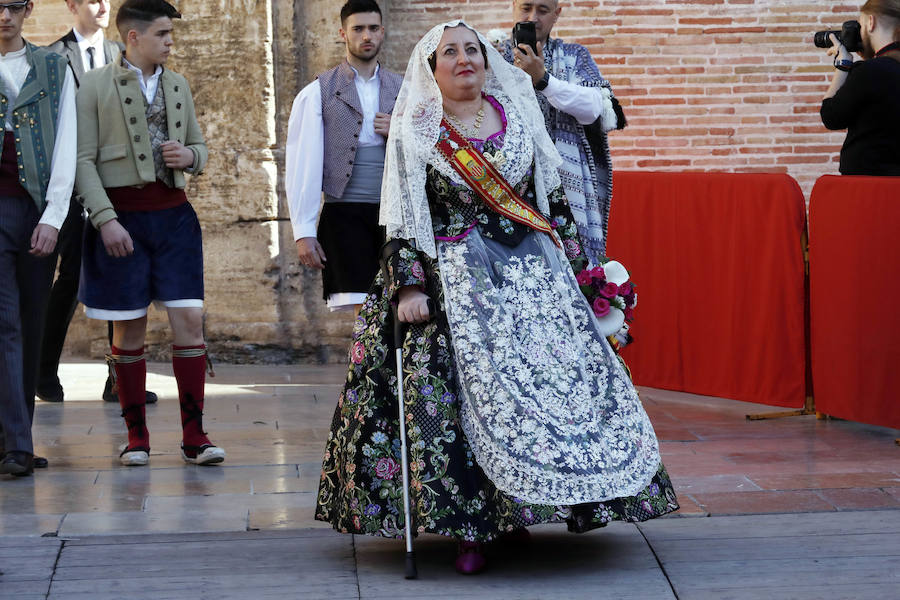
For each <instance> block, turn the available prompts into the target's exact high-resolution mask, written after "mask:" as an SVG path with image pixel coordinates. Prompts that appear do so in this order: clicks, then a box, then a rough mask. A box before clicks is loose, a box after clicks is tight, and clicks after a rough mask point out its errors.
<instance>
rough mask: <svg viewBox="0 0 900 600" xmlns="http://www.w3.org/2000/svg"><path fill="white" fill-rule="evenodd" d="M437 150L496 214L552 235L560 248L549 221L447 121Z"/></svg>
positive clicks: (443, 122) (444, 122)
mask: <svg viewBox="0 0 900 600" xmlns="http://www.w3.org/2000/svg"><path fill="white" fill-rule="evenodd" d="M437 149H438V150H439V151H440V153H441V154H443V155H444V158H446V159H447V160H448V161H449V162H450V165H451V166H452V167H453V169H454V170H455V171H456V172H457V173H459V174H460V176H462V178H463V179H464V180H465V182H466V184H468V186H469V187H471V188H472V189H473V190H474V191H475V193H476V194H478V196H479V197H480V198H481V199H482V200H483V201H484V203H485V204H487V205H488V206H489V207H490V208H491V209H492V210H493V211H494V212H496V213H498V214H501V215H503V216H504V217H506V218H507V219H510V220H513V221H515V222H516V223H521V224H523V225H527V226H528V227H531V228H532V229H534V230H536V231H543V232H544V233H546V234H549V235H550V238H551V239H552V240H553V243H555V244H556V245H557V246H559V241H558V240H557V238H556V236H555V235H553V233H552V232H553V228H552V227H551V226H550V223H549V221H547V219H545V218H544V216H543V215H542V214H541V213H539V212H537V211H536V210H535V209H534V208H532V207H531V206H530V205H529V204H528V203H527V202H525V201H524V200H522V198H520V197H519V195H518V194H517V193H516V191H515V190H514V189H513V187H512V186H511V185H509V183H507V181H506V180H505V179H503V175H501V174H500V173H499V172H498V171H497V169H495V168H494V165H492V164H491V163H490V162H489V161H488V160H487V159H486V158H485V157H484V155H482V154H481V152H479V151H478V150H477V149H476V148H475V147H474V146H473V145H472V144H471V143H470V142H469V140H467V139H466V138H465V137H464V136H463V135H462V134H460V133H459V131H457V130H456V128H454V127H453V126H452V125H451V124H450V123H448V122H447V119H443V120H442V121H441V132H440V135H439V136H438V142H437Z"/></svg>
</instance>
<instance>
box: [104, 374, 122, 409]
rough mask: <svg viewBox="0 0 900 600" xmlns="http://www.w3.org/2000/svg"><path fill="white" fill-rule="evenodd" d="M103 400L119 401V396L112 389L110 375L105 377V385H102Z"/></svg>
mask: <svg viewBox="0 0 900 600" xmlns="http://www.w3.org/2000/svg"><path fill="white" fill-rule="evenodd" d="M103 401H104V402H115V403H116V404H118V403H119V396H118V395H117V394H116V393H115V392H114V391H113V380H112V377H107V378H106V385H104V386H103Z"/></svg>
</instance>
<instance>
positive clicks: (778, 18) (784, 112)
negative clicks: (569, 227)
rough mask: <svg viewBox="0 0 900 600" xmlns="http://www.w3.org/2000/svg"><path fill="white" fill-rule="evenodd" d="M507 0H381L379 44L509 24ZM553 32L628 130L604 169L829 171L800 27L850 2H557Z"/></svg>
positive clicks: (827, 140) (826, 20)
mask: <svg viewBox="0 0 900 600" xmlns="http://www.w3.org/2000/svg"><path fill="white" fill-rule="evenodd" d="M511 4H512V3H511V2H510V1H508V0H502V1H494V0H490V1H485V0H393V2H391V13H392V14H391V16H392V23H391V30H390V35H391V44H392V46H391V48H392V49H394V50H395V51H396V52H397V53H399V54H403V49H406V51H407V52H408V49H409V48H411V47H412V42H410V41H409V39H410V38H412V37H414V36H413V32H414V31H420V32H421V31H424V30H425V29H426V28H427V27H428V26H430V25H433V24H434V23H437V22H440V21H441V20H444V19H451V18H457V17H460V16H462V17H464V18H466V19H467V20H468V21H469V22H470V23H471V24H472V25H473V26H475V27H477V28H480V29H481V30H482V31H486V30H487V29H489V28H493V27H506V28H509V27H511V26H512V10H511V8H510V6H511ZM561 4H562V6H563V12H562V16H561V17H560V19H559V21H558V23H557V25H556V28H555V29H554V34H553V35H554V36H555V37H562V38H564V39H565V40H567V41H574V42H579V43H581V44H584V45H585V46H587V47H588V48H589V49H590V51H591V54H592V55H593V56H594V58H595V59H596V61H597V63H598V65H599V67H600V71H601V73H602V74H603V75H604V76H605V77H606V78H607V79H609V80H610V81H611V82H612V84H613V89H614V91H615V93H616V96H617V97H618V98H619V100H620V101H621V102H622V105H623V107H624V108H625V111H626V114H627V116H628V119H629V127H628V128H627V129H626V130H624V131H621V132H616V133H614V134H612V135H611V136H610V141H611V145H612V152H613V161H614V167H615V168H616V169H629V170H645V169H646V170H715V171H741V172H748V171H765V172H782V173H784V172H786V173H789V174H790V175H792V176H793V177H795V178H796V179H797V181H798V182H799V183H800V185H801V187H802V188H803V189H804V191H805V192H806V193H807V196H808V194H809V191H810V190H811V189H812V184H813V182H814V181H815V180H816V178H817V177H819V176H820V175H822V174H825V173H837V158H838V152H839V150H840V145H841V143H842V142H843V139H844V133H843V132H833V133H832V132H829V131H827V130H826V129H825V128H824V127H823V126H822V123H821V120H820V119H819V115H818V111H819V106H820V103H821V100H822V96H823V95H824V92H825V90H826V89H827V88H828V83H829V81H830V77H831V73H832V72H833V68H832V67H831V65H830V64H829V59H828V57H826V56H825V53H824V51H823V50H819V49H817V48H815V47H814V46H813V45H812V34H813V32H815V31H818V30H821V29H835V28H838V29H839V28H840V23H842V22H843V21H845V20H847V19H851V18H856V15H857V14H858V9H859V6H860V5H861V4H862V0H860V2H859V4H856V3H835V2H824V3H823V2H813V1H810V0H691V1H679V0H665V1H663V0H657V1H651V0H561Z"/></svg>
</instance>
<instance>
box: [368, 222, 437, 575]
mask: <svg viewBox="0 0 900 600" xmlns="http://www.w3.org/2000/svg"><path fill="white" fill-rule="evenodd" d="M399 246H400V242H399V241H397V240H391V241H389V242H388V243H386V244H385V245H384V246H383V247H382V249H381V272H382V274H383V275H384V285H385V286H387V285H388V282H389V281H390V280H391V279H390V272H389V270H388V260H389V259H390V256H391V255H392V254H393V253H394V252H396V251H397V250H398V249H399ZM392 312H393V315H394V348H395V351H394V352H395V354H394V359H395V360H396V366H397V407H398V408H397V410H398V415H399V418H400V466H401V472H402V476H403V517H404V520H405V522H406V574H405V577H406V579H415V578H416V577H418V571H417V569H416V554H415V552H413V547H412V537H413V536H412V510H411V509H410V505H409V454H408V452H407V449H406V410H405V401H404V399H405V396H404V393H403V342H404V338H405V337H406V324H405V323H401V322H400V319H399V318H398V315H397V306H396V305H394V306H393V311H392ZM428 313H429V315H433V314H434V305H433V304H432V301H431V299H429V300H428Z"/></svg>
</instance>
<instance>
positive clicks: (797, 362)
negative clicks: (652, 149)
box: [607, 172, 806, 407]
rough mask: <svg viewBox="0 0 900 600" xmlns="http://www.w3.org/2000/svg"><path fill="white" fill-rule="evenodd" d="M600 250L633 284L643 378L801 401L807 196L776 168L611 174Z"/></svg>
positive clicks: (689, 388) (769, 400) (709, 391)
mask: <svg viewBox="0 0 900 600" xmlns="http://www.w3.org/2000/svg"><path fill="white" fill-rule="evenodd" d="M614 185H615V195H614V201H613V205H612V214H611V219H610V231H609V242H608V248H607V251H608V253H609V256H610V257H611V258H614V259H617V260H620V261H621V262H622V263H623V264H624V265H625V267H626V268H627V269H628V270H629V272H630V273H631V276H632V280H633V281H634V283H635V284H637V293H638V305H637V309H636V320H635V322H634V324H633V327H632V333H633V335H634V337H635V338H636V340H637V341H636V343H635V344H634V345H632V346H629V347H627V348H626V349H625V350H624V352H623V356H624V357H625V360H626V361H627V362H628V364H629V366H630V367H631V369H632V372H633V375H634V378H635V382H636V383H637V384H639V385H647V386H651V387H658V388H665V389H671V390H678V391H685V392H691V393H696V394H705V395H711V396H719V397H725V398H732V399H735V400H745V401H750V402H759V403H763V404H771V405H776V406H785V407H801V406H803V403H804V398H805V395H806V383H805V382H806V377H805V373H806V368H805V364H806V362H805V361H806V342H805V336H804V332H805V322H804V321H805V320H804V301H805V290H804V277H805V268H804V261H803V250H802V242H801V240H802V236H803V233H804V231H805V227H806V210H805V201H804V198H803V193H802V192H801V190H800V188H799V186H798V185H797V183H796V181H794V180H793V178H791V177H789V176H787V175H781V174H734V173H647V172H616V174H615V179H614Z"/></svg>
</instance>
